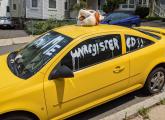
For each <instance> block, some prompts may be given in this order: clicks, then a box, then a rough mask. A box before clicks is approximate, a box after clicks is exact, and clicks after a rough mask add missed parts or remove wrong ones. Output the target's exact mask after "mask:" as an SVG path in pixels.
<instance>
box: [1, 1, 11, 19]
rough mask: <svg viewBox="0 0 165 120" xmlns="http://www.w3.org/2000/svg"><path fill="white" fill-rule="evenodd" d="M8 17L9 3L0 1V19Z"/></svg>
mask: <svg viewBox="0 0 165 120" xmlns="http://www.w3.org/2000/svg"><path fill="white" fill-rule="evenodd" d="M9 16H10V9H9V1H8V0H0V17H9Z"/></svg>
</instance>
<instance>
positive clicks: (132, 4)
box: [118, 0, 149, 11]
mask: <svg viewBox="0 0 165 120" xmlns="http://www.w3.org/2000/svg"><path fill="white" fill-rule="evenodd" d="M137 6H141V7H149V0H125V2H124V3H123V4H120V5H119V9H118V10H119V11H135V10H136V8H137Z"/></svg>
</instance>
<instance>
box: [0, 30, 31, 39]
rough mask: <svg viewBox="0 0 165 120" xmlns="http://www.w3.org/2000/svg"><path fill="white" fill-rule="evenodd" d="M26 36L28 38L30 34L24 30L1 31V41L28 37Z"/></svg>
mask: <svg viewBox="0 0 165 120" xmlns="http://www.w3.org/2000/svg"><path fill="white" fill-rule="evenodd" d="M26 36H28V34H27V33H26V32H25V31H24V30H15V29H5V30H2V29H0V39H8V38H16V37H26Z"/></svg>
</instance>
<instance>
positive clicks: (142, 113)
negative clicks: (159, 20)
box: [138, 108, 149, 119]
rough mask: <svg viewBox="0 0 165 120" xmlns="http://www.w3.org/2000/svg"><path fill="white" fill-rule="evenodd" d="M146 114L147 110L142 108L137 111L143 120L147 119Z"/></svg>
mask: <svg viewBox="0 0 165 120" xmlns="http://www.w3.org/2000/svg"><path fill="white" fill-rule="evenodd" d="M148 112H149V109H148V108H142V109H140V110H139V111H138V113H139V114H140V115H141V116H142V117H143V119H149V115H148Z"/></svg>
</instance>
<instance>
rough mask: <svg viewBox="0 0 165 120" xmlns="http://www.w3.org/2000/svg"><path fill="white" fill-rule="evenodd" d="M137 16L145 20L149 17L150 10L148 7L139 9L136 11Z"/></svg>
mask: <svg viewBox="0 0 165 120" xmlns="http://www.w3.org/2000/svg"><path fill="white" fill-rule="evenodd" d="M135 14H136V15H139V16H140V18H145V17H147V16H148V15H149V8H148V7H137V8H136V10H135Z"/></svg>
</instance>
